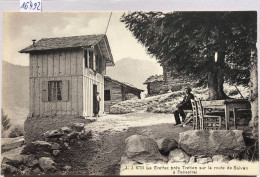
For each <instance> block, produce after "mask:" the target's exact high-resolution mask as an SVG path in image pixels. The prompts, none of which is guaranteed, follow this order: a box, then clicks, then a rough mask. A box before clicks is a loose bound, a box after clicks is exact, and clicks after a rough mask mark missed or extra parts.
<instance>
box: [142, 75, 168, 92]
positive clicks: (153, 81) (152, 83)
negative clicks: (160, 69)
mask: <svg viewBox="0 0 260 177" xmlns="http://www.w3.org/2000/svg"><path fill="white" fill-rule="evenodd" d="M144 84H146V85H147V94H148V95H150V96H151V95H157V94H159V93H160V92H161V91H162V90H163V89H164V78H163V75H154V76H150V77H149V78H147V79H146V81H145V82H144Z"/></svg>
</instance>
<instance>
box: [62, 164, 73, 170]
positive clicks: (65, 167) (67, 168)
mask: <svg viewBox="0 0 260 177" xmlns="http://www.w3.org/2000/svg"><path fill="white" fill-rule="evenodd" d="M70 169H71V166H69V165H66V166H64V167H63V170H65V171H69V170H70Z"/></svg>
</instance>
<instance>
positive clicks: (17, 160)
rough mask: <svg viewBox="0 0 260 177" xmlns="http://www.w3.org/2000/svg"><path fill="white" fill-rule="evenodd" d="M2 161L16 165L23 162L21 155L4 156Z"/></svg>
mask: <svg viewBox="0 0 260 177" xmlns="http://www.w3.org/2000/svg"><path fill="white" fill-rule="evenodd" d="M2 163H3V164H8V165H12V166H14V167H18V166H19V165H21V164H23V158H22V157H21V156H14V157H12V158H11V157H9V158H8V157H4V158H3V160H2Z"/></svg>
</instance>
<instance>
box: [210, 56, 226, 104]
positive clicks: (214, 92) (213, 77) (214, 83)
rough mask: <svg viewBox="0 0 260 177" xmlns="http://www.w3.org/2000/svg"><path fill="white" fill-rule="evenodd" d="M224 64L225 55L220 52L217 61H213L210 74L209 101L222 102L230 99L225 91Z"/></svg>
mask: <svg viewBox="0 0 260 177" xmlns="http://www.w3.org/2000/svg"><path fill="white" fill-rule="evenodd" d="M212 58H213V57H212ZM223 63H224V54H223V53H221V52H219V54H218V59H217V61H215V59H214V58H213V59H212V62H211V65H210V69H209V72H208V88H209V100H221V99H227V98H229V97H228V96H227V95H226V94H225V93H224V91H223V84H224V75H223V69H222V66H223Z"/></svg>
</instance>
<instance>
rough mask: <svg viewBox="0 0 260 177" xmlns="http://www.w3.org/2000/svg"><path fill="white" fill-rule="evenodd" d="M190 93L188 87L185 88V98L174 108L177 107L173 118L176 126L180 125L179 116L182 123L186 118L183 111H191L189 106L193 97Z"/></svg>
mask: <svg viewBox="0 0 260 177" xmlns="http://www.w3.org/2000/svg"><path fill="white" fill-rule="evenodd" d="M190 92H191V88H190V87H186V88H185V93H186V94H185V96H184V98H183V101H182V102H181V103H180V104H178V105H177V106H176V107H177V110H176V111H174V117H175V122H176V125H178V124H181V121H180V116H179V114H180V115H181V117H182V122H184V120H185V118H186V115H185V113H184V111H183V110H184V109H190V110H191V109H192V106H191V101H190V100H191V99H194V95H193V94H192V93H190Z"/></svg>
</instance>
